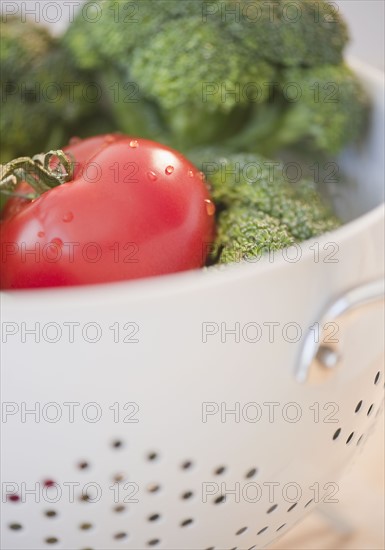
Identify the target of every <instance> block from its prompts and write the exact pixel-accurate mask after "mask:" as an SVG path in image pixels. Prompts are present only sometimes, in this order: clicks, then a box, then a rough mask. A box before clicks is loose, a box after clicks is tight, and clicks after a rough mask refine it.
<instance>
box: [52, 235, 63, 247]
mask: <svg viewBox="0 0 385 550" xmlns="http://www.w3.org/2000/svg"><path fill="white" fill-rule="evenodd" d="M51 244H54V245H55V246H57V247H59V248H61V247H62V246H63V241H62V240H61V239H59V237H55V238H54V239H52V240H51Z"/></svg>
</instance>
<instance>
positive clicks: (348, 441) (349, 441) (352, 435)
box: [346, 432, 354, 445]
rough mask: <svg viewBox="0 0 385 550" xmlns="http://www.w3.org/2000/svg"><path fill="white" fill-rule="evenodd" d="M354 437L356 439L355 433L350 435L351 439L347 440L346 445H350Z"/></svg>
mask: <svg viewBox="0 0 385 550" xmlns="http://www.w3.org/2000/svg"><path fill="white" fill-rule="evenodd" d="M353 437H354V432H352V433H351V434H350V435H349V437H348V438H347V440H346V445H349V443H351V441H352V439H353Z"/></svg>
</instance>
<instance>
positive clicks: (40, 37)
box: [0, 17, 96, 162]
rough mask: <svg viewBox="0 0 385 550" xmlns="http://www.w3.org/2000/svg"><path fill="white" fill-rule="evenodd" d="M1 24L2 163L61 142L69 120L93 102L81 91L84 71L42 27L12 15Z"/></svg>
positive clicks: (86, 110)
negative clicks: (78, 67) (74, 64)
mask: <svg viewBox="0 0 385 550" xmlns="http://www.w3.org/2000/svg"><path fill="white" fill-rule="evenodd" d="M0 26H1V28H0V32H1V40H2V43H1V48H0V61H1V66H2V83H1V118H0V150H1V155H0V156H1V161H2V162H7V161H9V160H10V159H12V158H15V157H18V156H27V155H32V154H35V153H37V152H39V151H41V150H45V149H51V148H57V146H61V145H62V144H63V142H65V140H66V139H68V137H69V136H70V133H71V124H72V123H73V122H74V121H76V122H78V121H79V118H81V117H82V116H86V115H89V114H90V113H92V112H94V110H96V107H95V105H94V104H93V103H92V102H90V101H89V97H87V95H86V93H85V91H87V90H86V85H85V83H86V82H87V81H88V79H89V75H88V76H87V77H86V75H85V74H83V73H82V72H80V71H79V70H78V69H75V68H74V66H73V64H72V60H71V58H70V57H69V56H68V54H66V52H65V50H63V49H62V48H60V46H59V43H58V41H57V40H56V39H54V38H53V37H52V36H51V35H50V34H49V32H48V31H47V30H46V29H45V28H44V27H43V26H40V25H37V24H35V23H33V22H32V21H30V20H27V21H25V22H21V21H20V19H19V18H17V17H8V18H7V20H6V22H4V21H1V22H0Z"/></svg>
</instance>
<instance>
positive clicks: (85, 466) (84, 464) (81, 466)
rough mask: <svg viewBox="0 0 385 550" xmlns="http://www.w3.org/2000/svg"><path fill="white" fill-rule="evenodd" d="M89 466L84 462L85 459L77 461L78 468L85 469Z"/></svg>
mask: <svg viewBox="0 0 385 550" xmlns="http://www.w3.org/2000/svg"><path fill="white" fill-rule="evenodd" d="M89 467H90V465H89V463H88V462H86V461H85V460H84V461H83V462H79V464H78V468H79V470H87V468H89Z"/></svg>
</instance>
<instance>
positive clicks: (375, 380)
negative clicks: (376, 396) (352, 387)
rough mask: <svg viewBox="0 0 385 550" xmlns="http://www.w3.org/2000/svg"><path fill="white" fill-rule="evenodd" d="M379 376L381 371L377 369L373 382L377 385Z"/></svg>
mask: <svg viewBox="0 0 385 550" xmlns="http://www.w3.org/2000/svg"><path fill="white" fill-rule="evenodd" d="M380 376H381V373H380V371H378V373H377V374H376V376H375V377H374V384H375V385H377V384H378V382H379V380H380Z"/></svg>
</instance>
